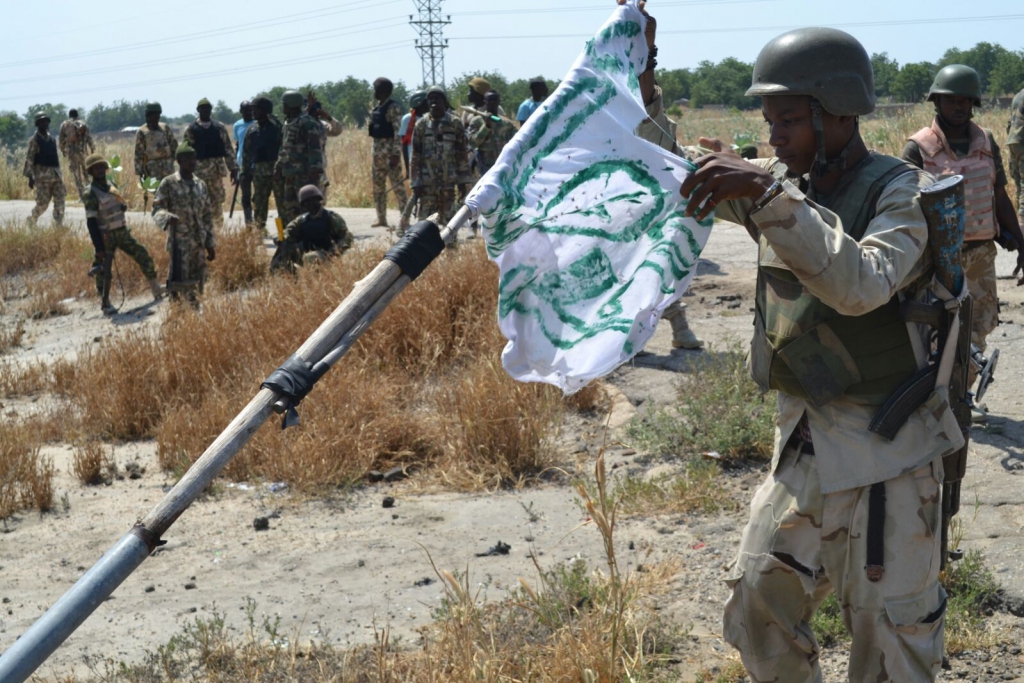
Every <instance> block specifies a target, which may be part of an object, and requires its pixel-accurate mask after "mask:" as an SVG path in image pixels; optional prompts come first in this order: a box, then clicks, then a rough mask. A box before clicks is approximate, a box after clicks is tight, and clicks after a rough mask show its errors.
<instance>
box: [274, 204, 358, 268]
mask: <svg viewBox="0 0 1024 683" xmlns="http://www.w3.org/2000/svg"><path fill="white" fill-rule="evenodd" d="M299 205H300V206H301V207H302V210H303V211H304V212H305V213H303V214H302V215H301V216H299V217H298V218H296V219H295V220H293V221H292V222H291V223H289V224H288V227H287V229H286V230H285V237H284V241H283V242H281V243H280V244H279V245H277V252H276V253H275V254H274V258H273V260H271V262H270V270H271V272H273V271H275V270H277V269H279V268H286V269H288V270H290V271H293V272H294V270H295V266H298V265H301V264H302V263H304V262H308V261H311V260H317V261H322V260H324V259H325V258H327V257H328V256H332V255H337V254H342V253H344V252H345V251H347V250H348V249H349V248H350V247H351V246H352V233H350V232H349V231H348V226H347V225H345V219H344V218H342V217H341V216H339V215H338V214H336V213H334V212H333V211H328V210H327V209H325V208H323V205H324V193H323V192H321V191H320V188H319V187H317V186H316V185H306V186H305V187H303V188H301V189H299Z"/></svg>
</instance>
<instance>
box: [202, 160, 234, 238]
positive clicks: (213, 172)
mask: <svg viewBox="0 0 1024 683" xmlns="http://www.w3.org/2000/svg"><path fill="white" fill-rule="evenodd" d="M225 175H227V167H226V166H225V165H224V159H222V158H221V157H214V158H212V159H200V160H199V161H197V162H196V177H198V178H199V179H200V180H202V181H203V182H204V183H206V189H207V191H208V192H209V193H210V208H212V209H213V231H214V233H218V232H220V229H221V228H222V227H224V200H225V198H227V190H225V189H224V176H225Z"/></svg>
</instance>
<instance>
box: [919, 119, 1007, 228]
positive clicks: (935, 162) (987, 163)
mask: <svg viewBox="0 0 1024 683" xmlns="http://www.w3.org/2000/svg"><path fill="white" fill-rule="evenodd" d="M969 130H970V132H971V146H970V148H969V149H968V152H967V155H966V156H965V157H963V158H962V159H961V158H957V155H956V153H955V152H954V151H953V150H952V149H951V148H950V146H949V142H948V141H947V140H946V135H945V133H943V132H942V129H941V128H940V127H939V123H938V121H932V125H931V127H930V128H922V129H921V130H919V131H917V132H916V133H914V134H913V135H911V136H910V139H911V140H913V141H914V142H916V143H917V146H918V147H920V148H921V158H922V159H923V160H924V170H926V171H928V172H929V173H931V174H932V175H933V176H935V178H936V180H941V179H942V178H947V177H949V176H951V175H962V176H963V177H964V213H965V221H964V241H965V242H969V241H974V240H990V239H993V238H994V237H995V236H996V234H998V232H999V229H998V228H997V227H996V214H995V206H996V200H995V187H996V164H995V160H994V159H993V158H992V145H991V144H990V143H989V139H988V135H987V134H986V133H985V131H984V130H982V129H981V127H980V126H978V125H977V124H974V123H971V124H970V125H969Z"/></svg>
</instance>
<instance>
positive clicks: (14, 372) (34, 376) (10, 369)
mask: <svg viewBox="0 0 1024 683" xmlns="http://www.w3.org/2000/svg"><path fill="white" fill-rule="evenodd" d="M49 386H50V371H49V368H48V367H47V366H46V365H45V364H43V363H42V362H38V361H36V362H31V363H28V364H22V363H17V362H14V361H3V362H0V396H3V397H5V398H9V397H11V396H26V395H32V394H36V393H39V392H41V391H45V390H46V389H47V388H49Z"/></svg>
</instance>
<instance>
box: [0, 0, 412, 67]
mask: <svg viewBox="0 0 1024 683" xmlns="http://www.w3.org/2000/svg"><path fill="white" fill-rule="evenodd" d="M399 2H404V0H383V2H377V3H375V4H374V5H372V7H373V8H374V9H377V8H379V7H382V6H384V5H394V4H396V3H399ZM353 6H359V7H360V8H362V9H367V8H369V7H371V6H370V5H367V4H366V2H365V1H363V0H359V1H358V2H347V3H343V4H340V5H333V6H331V7H325V8H321V9H317V10H309V11H306V12H297V13H295V14H293V15H291V16H290V17H289V18H287V19H263V20H260V21H252V22H249V23H246V24H236V25H234V26H225V27H222V28H216V29H208V30H206V31H199V32H196V33H190V34H187V35H184V36H174V37H172V38H161V39H158V40H151V41H145V42H141V43H131V44H129V45H119V46H116V47H108V48H100V49H97V50H86V51H83V52H69V53H65V54H62V55H53V56H50V57H39V58H36V59H25V60H22V61H18V62H6V63H3V64H0V69H9V68H13V67H17V66H28V65H34V64H45V63H49V62H63V61H67V60H71V59H76V60H77V59H81V58H83V57H94V56H99V55H108V54H114V53H117V52H126V51H130V50H139V51H142V50H146V51H147V52H148V51H149V50H150V49H152V48H154V47H159V46H162V45H173V44H176V43H184V42H188V41H190V40H198V39H201V38H215V37H219V36H226V35H231V34H234V33H243V32H245V31H253V30H256V29H261V28H267V27H268V26H274V27H276V26H281V25H283V24H294V23H296V22H300V21H308V20H310V19H321V18H323V17H328V16H332V15H335V14H341V13H343V12H346V11H358V10H351V9H349V8H351V7H353Z"/></svg>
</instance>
